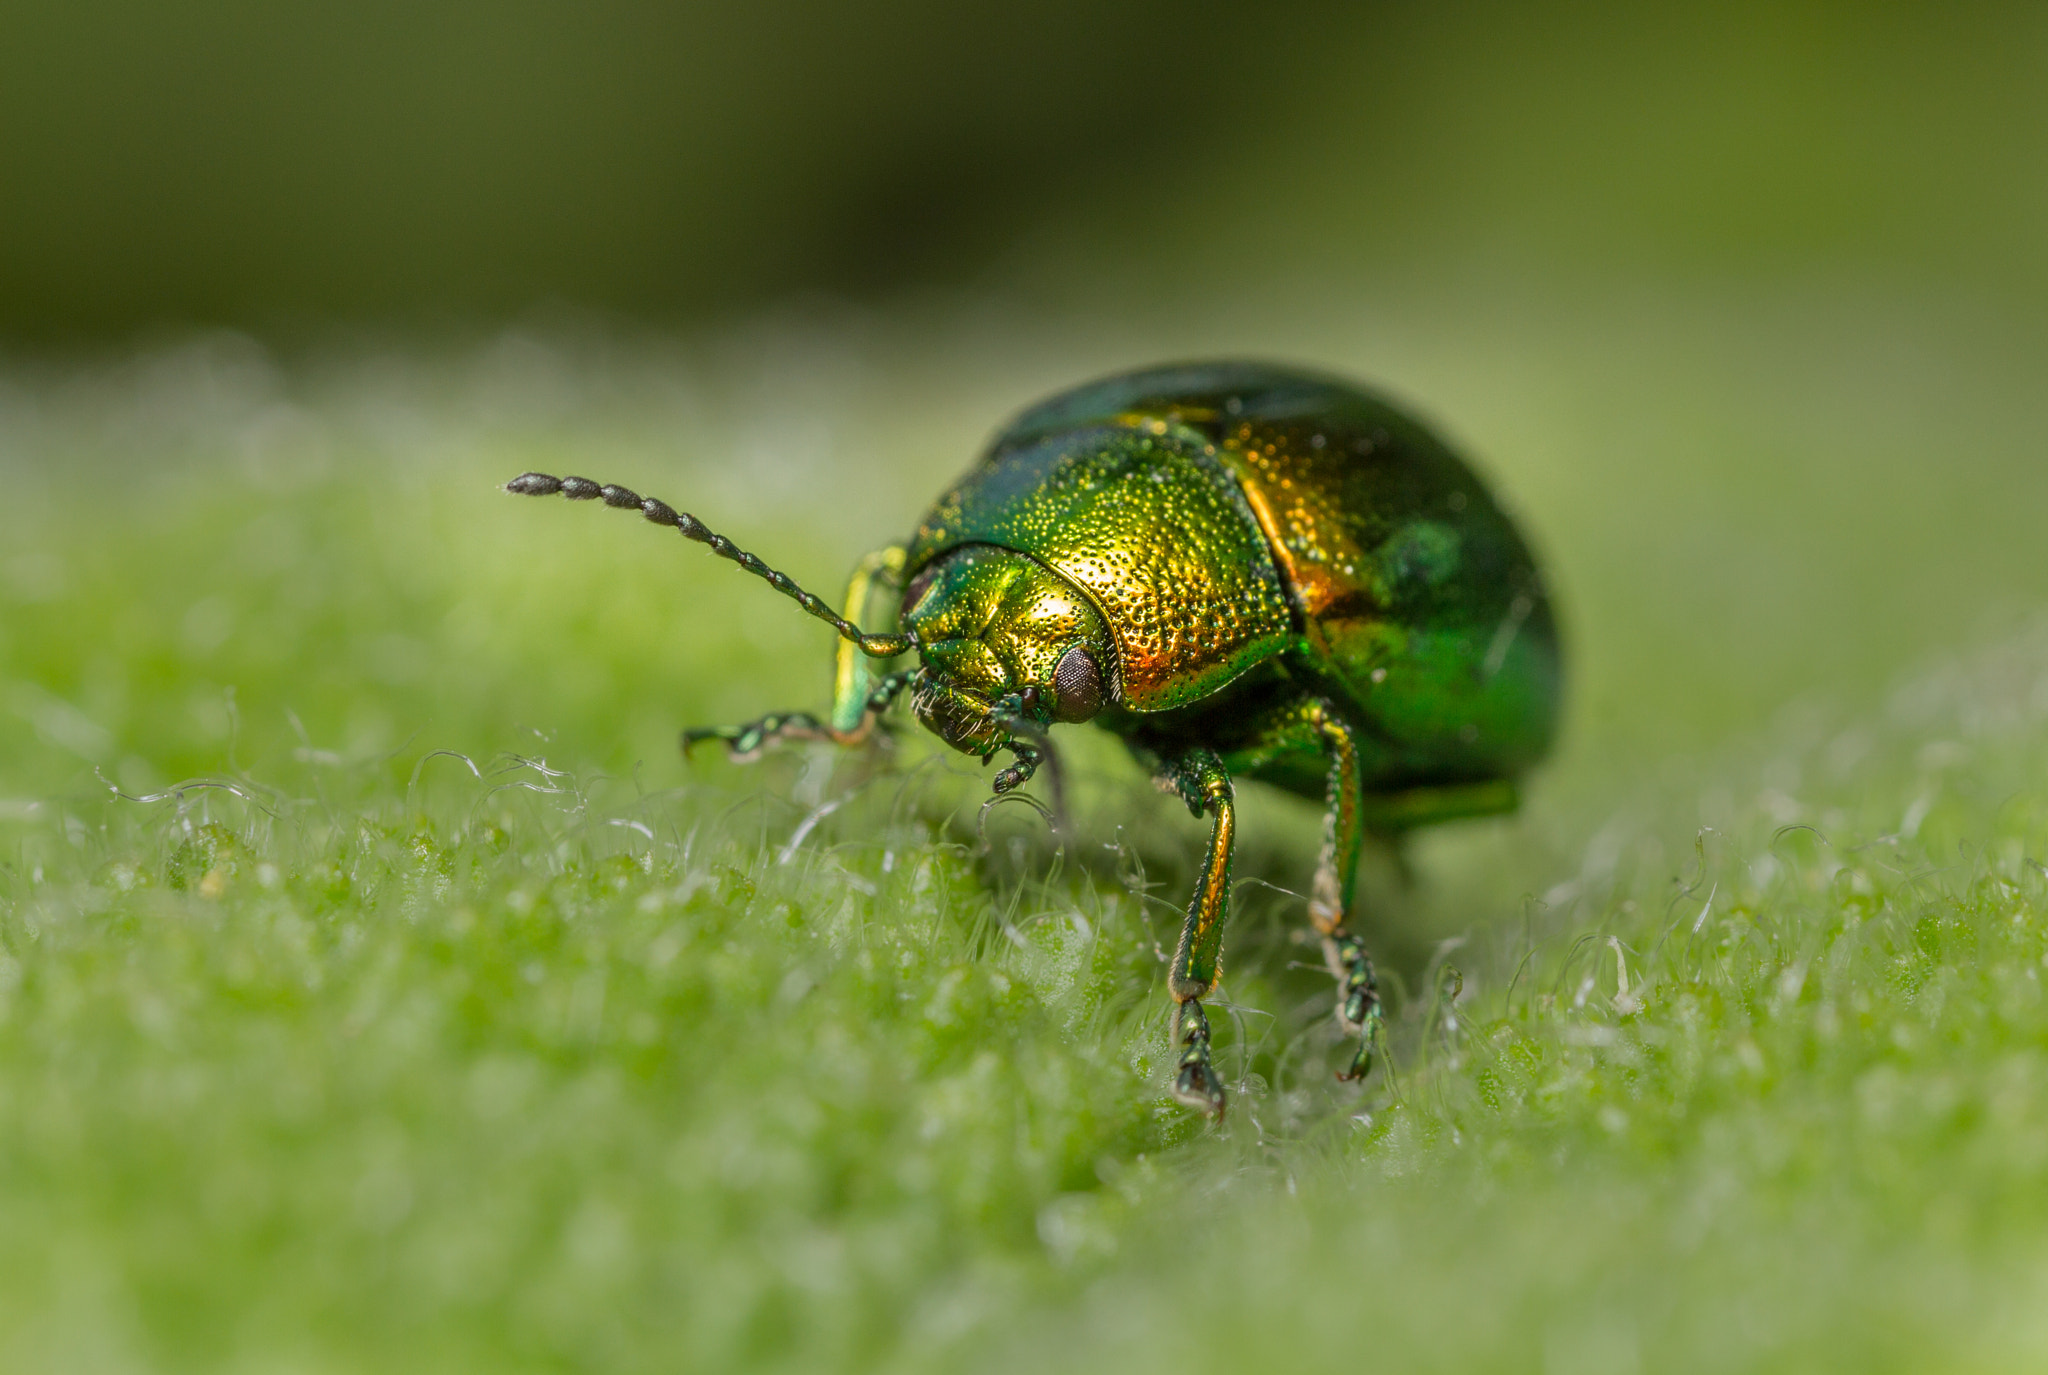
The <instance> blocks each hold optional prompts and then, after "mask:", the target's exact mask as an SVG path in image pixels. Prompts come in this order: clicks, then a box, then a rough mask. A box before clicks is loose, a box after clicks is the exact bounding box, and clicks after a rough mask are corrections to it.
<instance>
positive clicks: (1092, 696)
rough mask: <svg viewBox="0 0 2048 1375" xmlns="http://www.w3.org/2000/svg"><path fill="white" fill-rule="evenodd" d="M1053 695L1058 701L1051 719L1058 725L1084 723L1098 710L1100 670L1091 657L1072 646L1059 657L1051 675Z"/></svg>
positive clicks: (1100, 689)
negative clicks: (1059, 723)
mask: <svg viewBox="0 0 2048 1375" xmlns="http://www.w3.org/2000/svg"><path fill="white" fill-rule="evenodd" d="M1052 686H1053V693H1054V695H1055V696H1056V697H1057V698H1058V699H1059V705H1058V708H1057V709H1056V710H1055V711H1054V713H1053V715H1054V716H1055V717H1056V718H1057V719H1059V720H1061V721H1086V720H1087V719H1089V718H1090V717H1091V716H1093V715H1095V713H1096V712H1098V711H1101V710H1102V670H1101V669H1100V668H1098V667H1096V664H1095V656H1094V655H1092V654H1090V653H1089V652H1088V651H1087V650H1086V649H1084V648H1083V647H1082V646H1080V645H1075V646H1074V647H1073V648H1072V649H1070V650H1068V651H1067V652H1066V653H1065V654H1062V655H1061V656H1060V662H1059V667H1057V668H1055V669H1054V670H1053V671H1052Z"/></svg>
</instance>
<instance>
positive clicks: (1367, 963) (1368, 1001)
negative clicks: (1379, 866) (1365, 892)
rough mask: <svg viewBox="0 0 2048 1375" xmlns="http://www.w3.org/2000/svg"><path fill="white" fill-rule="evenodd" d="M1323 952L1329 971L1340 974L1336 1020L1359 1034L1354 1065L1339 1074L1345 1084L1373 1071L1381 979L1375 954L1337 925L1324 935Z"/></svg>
mask: <svg viewBox="0 0 2048 1375" xmlns="http://www.w3.org/2000/svg"><path fill="white" fill-rule="evenodd" d="M1323 955H1324V958H1325V959H1327V960H1328V961H1329V963H1330V972H1331V973H1333V974H1335V975H1336V976H1337V1020H1338V1022H1339V1023H1340V1024H1341V1025H1342V1026H1343V1028H1344V1030H1345V1031H1346V1032H1347V1033H1356V1035H1357V1036H1358V1049H1357V1050H1356V1051H1355V1052H1353V1053H1352V1056H1351V1064H1350V1067H1349V1068H1347V1069H1343V1070H1339V1071H1338V1072H1337V1077H1338V1078H1339V1079H1341V1080H1343V1081H1345V1082H1346V1083H1349V1082H1350V1081H1352V1080H1354V1079H1363V1078H1364V1077H1365V1076H1366V1075H1367V1074H1368V1073H1370V1072H1371V1071H1372V1050H1373V1045H1374V1043H1375V1042H1377V1041H1378V1040H1379V1034H1380V1022H1381V1017H1382V1010H1381V1006H1380V990H1379V981H1378V980H1377V979H1376V978H1375V977H1374V976H1373V967H1372V956H1371V955H1369V954H1367V953H1366V950H1365V943H1364V942H1363V941H1361V940H1359V939H1358V937H1356V936H1354V935H1352V934H1351V933H1350V932H1349V931H1346V930H1345V929H1344V928H1343V927H1341V926H1340V927H1338V928H1336V929H1335V930H1334V931H1331V932H1330V933H1329V934H1328V935H1326V936H1324V937H1323Z"/></svg>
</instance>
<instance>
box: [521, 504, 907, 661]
mask: <svg viewBox="0 0 2048 1375" xmlns="http://www.w3.org/2000/svg"><path fill="white" fill-rule="evenodd" d="M505 490H506V491H508V492H513V493H516V494H517V495H519V496H523V497H549V496H554V495H556V494H557V493H560V494H561V495H562V496H565V497H567V498H568V499H569V500H571V501H591V500H596V499H602V500H603V502H604V504H605V505H607V506H616V507H618V508H619V509H620V510H622V511H638V512H639V513H640V514H641V515H642V516H645V517H646V518H647V519H648V520H650V521H652V522H653V523H654V524H656V525H672V526H674V527H675V528H676V529H677V530H680V531H681V532H682V534H683V538H685V539H693V540H695V541H697V543H699V544H704V545H709V546H710V548H711V552H712V553H714V554H716V555H718V556H719V557H720V558H723V559H731V560H732V561H733V562H734V563H736V564H738V565H739V566H740V567H742V568H744V569H746V570H747V571H748V572H749V573H752V574H753V575H754V576H755V577H757V578H760V579H761V580H762V581H764V582H766V583H767V584H768V585H769V586H770V587H772V588H774V589H775V590H776V591H777V592H780V593H781V594H782V595H783V596H785V597H788V598H789V599H790V600H791V601H794V602H795V603H796V604H797V605H798V606H800V607H802V608H803V609H804V610H805V611H808V612H809V613H810V614H811V615H813V616H816V617H817V618H818V619H819V620H821V621H823V622H825V624H827V625H829V626H831V627H832V628H833V629H834V630H836V631H838V632H839V633H840V634H841V635H842V636H844V637H845V638H846V639H849V640H851V641H853V643H855V644H857V645H859V646H860V652H861V653H863V654H865V655H867V656H868V657H869V658H871V659H893V658H895V657H896V656H897V655H899V654H907V653H909V652H910V651H911V650H912V649H914V648H916V647H917V637H916V636H915V635H913V634H910V633H908V632H904V633H901V634H896V635H870V634H868V633H867V632H866V631H863V630H862V629H861V628H860V627H859V626H857V625H855V624H854V623H853V622H852V621H849V620H847V619H846V618H845V617H843V616H841V615H840V614H839V613H838V612H837V611H834V610H833V609H832V608H831V607H829V606H827V605H826V604H825V602H824V599H823V598H820V597H817V596H814V595H813V594H811V593H809V592H806V591H804V589H803V588H801V587H799V586H797V582H796V579H794V578H792V577H790V576H789V574H787V573H778V572H776V571H775V570H774V569H772V568H770V567H769V566H768V565H767V564H765V563H763V562H761V560H760V559H758V558H756V557H755V556H754V555H752V554H749V553H748V552H747V551H746V550H744V549H742V548H740V547H739V546H738V545H736V544H734V543H733V542H732V541H731V540H729V539H727V538H726V537H725V536H724V535H721V534H719V533H717V532H716V531H714V530H712V529H711V528H710V527H709V526H707V525H705V524H704V522H703V521H701V520H698V519H697V518H696V517H695V516H693V515H691V514H690V513H689V512H688V511H678V510H677V509H676V508H675V507H673V506H671V505H669V504H668V503H667V502H665V501H659V500H656V499H655V498H654V497H643V496H641V495H640V494H639V493H638V492H636V491H634V490H632V489H631V488H630V487H620V486H617V485H615V484H613V483H609V482H592V481H591V480H590V479H589V478H587V477H550V476H549V475H548V474H546V473H521V474H520V475H519V476H518V477H515V478H513V479H512V480H511V481H510V482H508V483H506V484H505Z"/></svg>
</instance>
